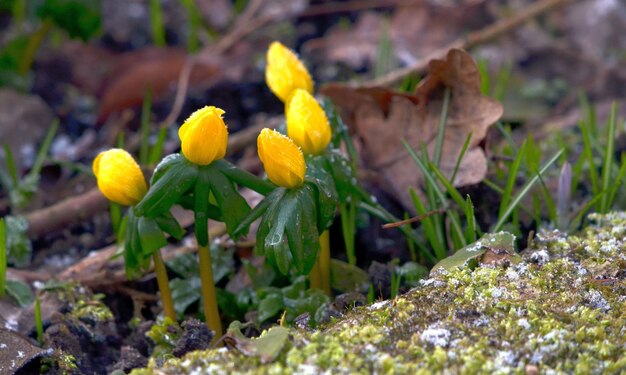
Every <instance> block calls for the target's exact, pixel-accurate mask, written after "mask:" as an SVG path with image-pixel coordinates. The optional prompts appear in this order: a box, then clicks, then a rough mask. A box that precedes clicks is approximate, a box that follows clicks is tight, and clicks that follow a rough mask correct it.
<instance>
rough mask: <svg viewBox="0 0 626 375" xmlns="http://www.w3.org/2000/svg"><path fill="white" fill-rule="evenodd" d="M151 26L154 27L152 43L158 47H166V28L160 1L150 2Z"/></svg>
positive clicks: (152, 0) (151, 0)
mask: <svg viewBox="0 0 626 375" xmlns="http://www.w3.org/2000/svg"><path fill="white" fill-rule="evenodd" d="M150 26H151V27H152V41H153V42H154V45H155V46H157V47H163V46H165V28H164V26H163V11H162V10H161V2H160V1H159V0H150Z"/></svg>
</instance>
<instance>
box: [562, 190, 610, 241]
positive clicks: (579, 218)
mask: <svg viewBox="0 0 626 375" xmlns="http://www.w3.org/2000/svg"><path fill="white" fill-rule="evenodd" d="M600 198H602V194H599V195H596V196H594V197H593V198H591V199H590V200H589V202H587V203H585V205H584V206H582V207H581V208H580V209H579V210H578V212H577V213H576V215H575V216H574V218H573V219H572V221H570V225H569V228H568V229H569V231H570V232H572V231H574V230H575V229H577V228H578V227H579V226H580V223H581V222H582V220H583V216H585V214H586V213H587V211H589V210H590V209H591V207H593V206H594V205H595V204H596V203H597V202H598V201H599V200H600Z"/></svg>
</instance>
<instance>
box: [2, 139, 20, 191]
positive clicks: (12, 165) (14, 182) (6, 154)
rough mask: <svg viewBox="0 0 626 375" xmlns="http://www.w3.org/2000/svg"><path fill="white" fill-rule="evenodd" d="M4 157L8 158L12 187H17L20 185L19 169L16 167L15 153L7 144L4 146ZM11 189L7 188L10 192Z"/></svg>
mask: <svg viewBox="0 0 626 375" xmlns="http://www.w3.org/2000/svg"><path fill="white" fill-rule="evenodd" d="M4 157H5V158H6V163H7V169H8V170H9V177H11V184H12V185H11V187H16V186H17V185H18V183H19V178H18V176H17V167H16V166H15V159H14V158H13V152H12V151H11V148H10V147H9V145H7V144H5V145H4ZM11 187H9V186H7V187H6V189H7V190H9V189H10V188H11Z"/></svg>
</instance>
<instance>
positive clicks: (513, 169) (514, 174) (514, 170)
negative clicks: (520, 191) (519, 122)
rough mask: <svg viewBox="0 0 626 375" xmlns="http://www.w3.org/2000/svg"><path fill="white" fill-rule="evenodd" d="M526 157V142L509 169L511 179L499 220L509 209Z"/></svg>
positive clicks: (506, 187) (505, 192) (501, 204)
mask: <svg viewBox="0 0 626 375" xmlns="http://www.w3.org/2000/svg"><path fill="white" fill-rule="evenodd" d="M525 155H526V141H524V143H522V146H521V147H520V149H519V151H518V152H517V155H516V156H515V159H514V160H513V164H511V167H510V168H509V178H508V179H507V181H506V185H505V187H504V190H503V191H502V197H501V200H500V208H499V210H498V218H500V219H501V218H502V216H503V215H504V212H505V211H506V209H507V206H508V204H509V202H510V200H511V195H512V194H513V188H514V187H515V180H516V179H517V172H518V171H519V168H520V165H521V164H522V160H523V159H524V156H525Z"/></svg>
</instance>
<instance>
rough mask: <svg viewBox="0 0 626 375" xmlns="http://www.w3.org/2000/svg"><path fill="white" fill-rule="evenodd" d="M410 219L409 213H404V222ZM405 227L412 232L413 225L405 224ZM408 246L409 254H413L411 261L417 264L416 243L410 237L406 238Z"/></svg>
mask: <svg viewBox="0 0 626 375" xmlns="http://www.w3.org/2000/svg"><path fill="white" fill-rule="evenodd" d="M408 219H409V213H408V212H405V213H404V220H408ZM405 227H406V228H407V229H408V230H411V224H405ZM406 245H407V247H408V248H409V254H411V260H412V261H413V262H417V252H416V251H415V243H414V242H413V240H411V239H410V238H409V237H407V238H406Z"/></svg>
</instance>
